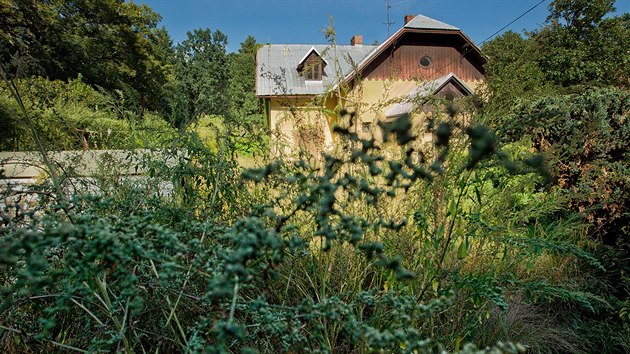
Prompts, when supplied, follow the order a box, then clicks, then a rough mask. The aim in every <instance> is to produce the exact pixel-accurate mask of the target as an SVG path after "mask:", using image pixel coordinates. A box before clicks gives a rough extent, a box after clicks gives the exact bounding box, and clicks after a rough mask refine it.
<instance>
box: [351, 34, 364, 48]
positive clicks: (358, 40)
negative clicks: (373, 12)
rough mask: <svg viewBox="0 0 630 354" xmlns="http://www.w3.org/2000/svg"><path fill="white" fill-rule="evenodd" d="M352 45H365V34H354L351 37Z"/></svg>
mask: <svg viewBox="0 0 630 354" xmlns="http://www.w3.org/2000/svg"><path fill="white" fill-rule="evenodd" d="M350 45H353V46H359V47H360V46H361V45H363V36H362V35H360V34H357V35H355V36H352V38H350Z"/></svg>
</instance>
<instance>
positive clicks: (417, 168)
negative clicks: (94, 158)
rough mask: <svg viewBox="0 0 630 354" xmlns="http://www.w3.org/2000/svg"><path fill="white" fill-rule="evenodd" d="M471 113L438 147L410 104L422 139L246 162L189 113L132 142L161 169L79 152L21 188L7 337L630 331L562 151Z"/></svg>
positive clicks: (375, 342)
mask: <svg viewBox="0 0 630 354" xmlns="http://www.w3.org/2000/svg"><path fill="white" fill-rule="evenodd" d="M452 113H454V112H452ZM340 114H341V115H342V116H343V115H347V113H346V112H341V113H340ZM438 116H439V115H438ZM456 121H457V120H456V119H454V118H453V117H451V116H449V115H445V116H442V118H441V120H438V121H436V122H435V127H436V128H435V136H436V140H435V146H434V149H433V150H431V151H434V153H432V154H428V155H426V156H435V158H434V159H430V160H429V159H428V158H423V157H422V156H419V155H418V154H417V152H414V151H412V149H407V148H405V146H406V145H408V144H409V143H411V142H413V140H414V139H415V137H413V136H412V135H411V134H410V132H409V130H408V129H409V126H408V125H407V124H405V123H406V121H405V119H401V120H399V121H398V122H397V124H394V125H393V126H387V127H384V128H385V129H387V130H388V131H389V132H390V133H389V134H390V136H391V138H392V139H394V140H396V141H397V142H398V143H399V146H400V149H401V152H402V154H401V156H403V158H392V157H390V156H391V154H385V153H384V151H382V150H381V149H379V148H377V146H376V145H375V142H374V141H372V140H361V139H359V138H358V137H357V136H356V135H355V134H353V133H351V132H349V131H347V130H345V129H343V128H339V127H338V128H336V129H337V133H338V134H340V139H343V140H344V141H345V143H344V144H345V147H346V148H345V149H341V150H343V151H345V153H336V154H331V155H325V157H324V160H323V161H317V160H313V159H312V158H310V157H309V155H304V156H302V158H298V159H288V160H284V161H282V160H277V161H273V162H271V163H269V164H268V165H265V166H264V167H261V168H258V169H252V170H245V171H242V170H241V169H240V168H239V166H238V163H237V162H236V160H235V158H234V156H235V154H233V151H234V146H233V143H232V142H231V140H229V139H228V140H225V139H222V138H221V137H220V135H217V136H215V138H216V144H215V146H214V147H213V148H208V146H207V144H204V143H203V141H202V140H200V139H199V138H198V135H197V134H195V133H182V134H178V135H177V136H174V137H172V139H171V140H168V142H167V144H165V145H163V146H167V147H169V148H167V149H159V150H155V154H154V155H152V156H151V158H147V159H144V160H141V161H139V162H138V160H134V159H129V160H128V161H129V162H128V163H129V164H137V165H138V168H139V169H140V170H142V171H146V175H145V176H144V177H140V178H126V177H124V176H122V175H121V172H120V171H122V170H124V168H126V167H127V166H124V164H121V163H120V162H118V163H117V164H109V165H106V166H108V167H107V168H104V169H103V170H104V171H107V172H104V173H103V175H101V176H97V177H96V178H94V179H90V180H89V181H86V182H85V183H87V184H90V186H89V187H88V186H84V187H81V183H78V182H77V180H76V179H75V178H71V177H72V175H70V174H71V171H72V169H71V168H64V169H61V171H65V172H66V173H67V175H66V174H60V175H59V180H58V181H57V182H56V183H58V184H60V185H61V187H62V189H64V190H65V191H66V192H68V193H66V194H65V195H59V194H58V193H55V188H53V187H54V186H52V185H51V184H50V182H47V181H49V180H44V181H43V182H42V183H41V184H39V185H37V186H35V187H33V188H34V190H33V191H20V190H11V189H9V190H8V191H7V193H9V194H11V197H12V199H11V200H15V201H16V204H15V205H11V204H9V205H7V206H6V207H5V208H4V209H3V214H2V215H3V224H2V229H1V241H0V242H1V243H2V247H1V248H0V249H1V251H0V252H1V253H0V259H1V260H2V265H1V266H0V267H1V268H0V275H1V281H2V305H1V306H2V308H1V311H2V316H1V318H2V323H0V325H1V326H2V327H1V330H2V342H1V343H2V346H3V348H4V350H6V351H9V352H20V351H23V350H26V349H27V348H28V350H30V351H47V352H50V351H52V352H55V351H65V350H75V351H90V352H92V351H107V352H110V351H117V350H120V351H126V352H155V351H178V352H186V351H194V352H197V351H229V352H238V351H241V352H249V351H253V350H258V351H261V352H278V351H295V352H313V351H315V352H317V351H320V352H329V351H335V352H356V351H359V352H375V351H388V352H389V351H401V352H418V351H419V352H433V351H437V350H442V349H444V350H448V351H466V352H470V351H474V350H476V349H475V348H476V347H475V346H473V345H470V344H468V345H465V343H475V345H476V346H477V347H480V348H487V350H495V351H498V352H517V351H521V350H525V348H528V349H529V350H531V351H543V352H545V351H571V352H579V351H584V352H588V351H591V350H593V349H594V348H595V347H594V345H595V343H596V345H602V343H604V342H605V345H608V346H609V347H607V348H608V349H609V350H611V351H612V350H615V349H614V348H617V349H620V348H624V347H625V348H627V346H626V345H627V344H624V343H625V342H624V340H623V338H624V335H623V332H621V331H619V329H615V328H618V327H615V326H618V325H615V323H618V322H615V320H614V316H609V318H611V319H612V320H613V322H612V323H611V324H610V326H607V325H606V324H605V323H603V322H600V321H599V320H598V319H597V317H598V316H605V314H606V313H608V314H610V312H612V311H611V310H612V309H618V308H619V304H614V303H611V302H610V301H611V300H610V298H609V297H607V296H606V294H603V293H602V292H601V291H600V290H601V289H602V288H606V287H607V286H608V285H609V284H607V280H606V279H601V278H599V276H598V274H599V272H605V271H606V269H605V268H604V266H603V264H602V262H601V261H600V260H598V259H597V258H596V257H594V256H593V253H592V251H596V243H594V242H593V241H592V240H591V239H589V238H588V237H587V232H588V229H589V228H588V224H587V223H586V221H584V219H582V218H580V217H579V215H577V214H576V213H574V212H571V211H570V210H567V208H566V205H567V204H568V203H569V200H568V198H569V197H567V195H566V194H565V193H564V192H563V190H562V189H561V188H560V187H559V186H557V185H555V184H554V183H553V182H554V179H553V178H552V175H551V172H550V170H549V168H548V167H547V164H546V163H545V162H544V159H542V158H541V156H540V155H535V154H534V153H533V150H532V148H531V146H530V145H528V144H527V143H525V142H516V143H509V144H500V143H499V141H498V140H497V138H496V137H495V135H494V133H493V132H492V131H491V130H490V129H489V128H487V127H486V126H484V125H480V124H476V123H474V122H473V123H472V124H471V125H470V126H461V125H459V124H458V123H456ZM130 154H132V152H131V151H130ZM424 160H428V161H424ZM134 161H135V162H134ZM103 164H104V166H105V162H103ZM31 192H32V193H37V195H39V199H38V202H37V203H36V204H34V205H32V206H31V207H30V208H23V207H22V206H21V205H22V204H20V203H24V200H27V199H28V198H27V196H28V195H32V193H31ZM70 192H72V193H70ZM20 196H21V197H22V199H20ZM592 323H598V324H601V325H602V326H604V327H599V329H598V330H601V331H605V330H606V329H608V330H610V329H611V328H612V329H615V331H616V332H612V333H614V334H613V335H614V336H617V337H614V336H610V332H608V333H604V332H602V333H600V334H597V333H594V332H593V331H591V330H588V329H586V328H587V327H588V326H590V325H591V324H592ZM584 333H590V334H591V335H593V336H595V337H589V338H588V340H585V339H584V337H583V335H584ZM598 336H599V337H598ZM604 336H609V337H607V339H606V340H604ZM508 341H509V342H513V343H518V345H516V344H501V343H506V342H508ZM497 343H498V344H497Z"/></svg>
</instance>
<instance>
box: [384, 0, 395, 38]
mask: <svg viewBox="0 0 630 354" xmlns="http://www.w3.org/2000/svg"><path fill="white" fill-rule="evenodd" d="M385 8H386V9H387V22H385V23H384V24H386V25H387V37H389V35H390V33H391V29H392V25H393V24H394V21H392V20H390V17H389V13H390V12H391V10H392V4H391V2H390V1H389V0H387V1H386V2H385Z"/></svg>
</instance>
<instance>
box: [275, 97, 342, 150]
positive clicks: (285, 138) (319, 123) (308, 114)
mask: <svg viewBox="0 0 630 354" xmlns="http://www.w3.org/2000/svg"><path fill="white" fill-rule="evenodd" d="M329 102H330V101H329V100H327V101H326V104H322V103H319V104H318V103H315V102H313V100H312V99H309V98H272V99H271V100H270V105H269V124H270V130H271V145H272V150H271V153H272V155H273V156H278V155H285V154H291V153H292V152H296V151H298V149H302V150H306V151H309V152H311V153H312V154H314V155H317V154H318V152H319V151H322V150H326V149H330V148H331V147H332V146H333V137H332V124H333V123H334V121H332V119H331V118H330V117H329V116H328V115H327V114H325V112H326V109H327V108H326V107H327V106H328V105H329Z"/></svg>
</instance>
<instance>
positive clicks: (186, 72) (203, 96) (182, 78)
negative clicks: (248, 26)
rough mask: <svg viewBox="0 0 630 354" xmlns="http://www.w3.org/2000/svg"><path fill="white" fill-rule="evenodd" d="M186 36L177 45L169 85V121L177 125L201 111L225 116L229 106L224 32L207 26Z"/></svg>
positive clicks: (199, 115)
mask: <svg viewBox="0 0 630 354" xmlns="http://www.w3.org/2000/svg"><path fill="white" fill-rule="evenodd" d="M187 36H188V38H186V40H184V41H183V42H182V43H181V44H179V45H178V46H177V50H176V60H175V66H174V75H175V82H174V83H172V85H171V87H170V91H171V94H170V106H171V108H170V110H171V119H172V120H171V122H172V124H174V125H175V126H177V127H179V128H180V129H183V128H185V127H186V126H187V125H188V124H190V123H192V122H194V121H196V120H198V119H199V117H201V116H202V115H204V114H215V115H222V116H226V115H227V114H228V110H229V99H228V97H229V95H228V85H229V77H230V71H229V70H230V68H229V65H228V57H227V54H226V46H227V36H226V35H225V34H223V33H221V31H218V30H217V31H215V32H214V33H213V32H212V31H211V30H210V29H196V30H194V31H193V32H188V34H187Z"/></svg>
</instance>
